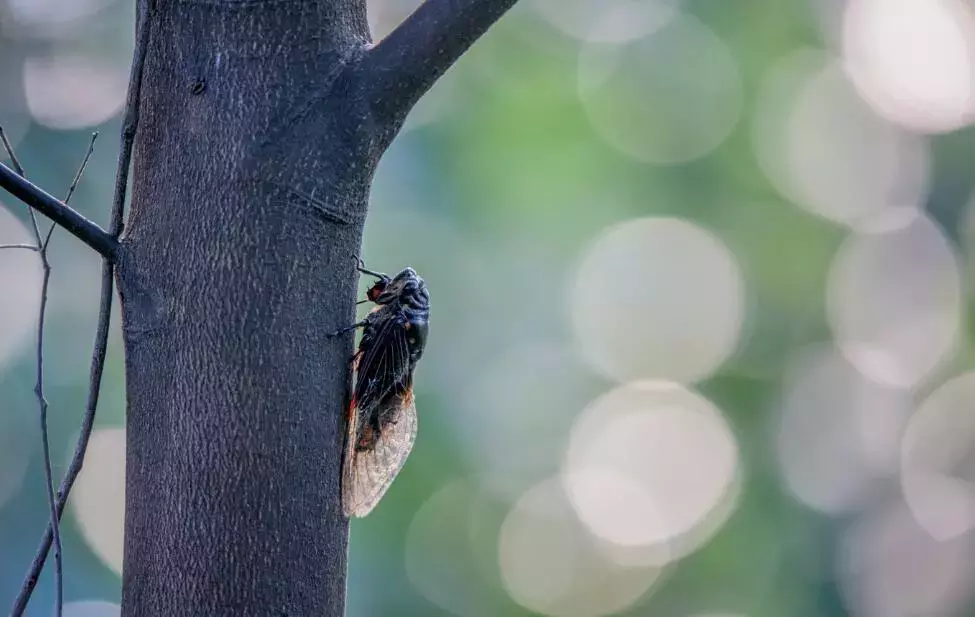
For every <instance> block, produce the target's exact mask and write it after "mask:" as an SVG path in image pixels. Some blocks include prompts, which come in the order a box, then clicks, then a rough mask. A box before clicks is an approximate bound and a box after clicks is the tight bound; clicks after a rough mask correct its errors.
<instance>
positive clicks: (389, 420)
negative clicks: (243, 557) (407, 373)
mask: <svg viewBox="0 0 975 617" xmlns="http://www.w3.org/2000/svg"><path fill="white" fill-rule="evenodd" d="M363 411H366V413H365V414H364V413H363ZM371 414H379V417H380V418H381V420H380V426H381V428H380V430H379V432H378V434H373V430H374V429H373V428H372V424H370V422H369V416H370V415H371ZM351 416H352V417H351V418H350V421H349V429H348V433H347V436H346V444H345V457H344V460H343V461H342V510H343V511H344V512H345V515H346V516H348V517H352V516H359V517H362V516H365V515H367V514H369V512H371V511H372V509H373V508H374V507H375V506H376V504H377V503H379V500H380V499H382V497H383V495H384V494H385V493H386V490H387V489H388V488H389V486H390V484H392V483H393V480H394V479H395V478H396V475H397V474H398V473H399V471H400V470H401V469H402V468H403V465H404V464H405V463H406V458H407V457H408V456H409V454H410V450H412V449H413V443H414V441H416V406H415V405H414V403H413V390H412V388H409V387H407V388H406V389H405V390H402V391H400V392H394V393H391V394H390V395H389V396H387V397H386V398H384V399H383V401H382V402H381V403H380V408H379V409H371V410H362V409H360V408H353V409H352V413H351ZM364 438H365V441H367V442H371V446H370V447H368V448H365V449H361V448H358V447H357V444H361V443H363V441H364Z"/></svg>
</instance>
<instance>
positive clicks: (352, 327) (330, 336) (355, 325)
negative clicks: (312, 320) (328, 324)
mask: <svg viewBox="0 0 975 617" xmlns="http://www.w3.org/2000/svg"><path fill="white" fill-rule="evenodd" d="M365 325H366V321H365V320H362V321H360V322H359V323H354V324H352V325H351V326H346V327H344V328H342V329H341V330H336V331H335V332H332V333H331V334H326V335H325V336H327V337H328V338H332V337H335V336H338V335H340V334H345V333H346V332H350V331H352V330H355V329H356V328H362V327H363V326H365Z"/></svg>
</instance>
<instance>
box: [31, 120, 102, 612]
mask: <svg viewBox="0 0 975 617" xmlns="http://www.w3.org/2000/svg"><path fill="white" fill-rule="evenodd" d="M97 136H98V133H95V134H93V135H92V138H91V142H90V143H89V144H88V151H87V152H86V153H85V157H84V159H82V161H81V165H80V166H79V167H78V173H77V174H75V177H74V180H72V182H71V186H70V187H69V188H68V193H67V196H66V197H65V198H64V203H65V204H67V203H68V202H69V201H70V200H71V195H73V194H74V191H75V188H77V186H78V181H79V180H80V179H81V174H83V173H84V171H85V167H87V166H88V159H89V158H91V153H92V150H93V149H94V147H95V138H96V137H97ZM54 227H55V225H54V224H53V223H52V224H51V230H50V231H48V234H47V238H46V239H45V240H44V242H43V244H40V243H39V244H38V249H39V250H38V253H39V254H40V257H41V265H42V266H43V268H44V277H43V279H42V280H41V306H40V309H39V314H38V318H37V382H36V385H35V386H34V394H36V395H37V402H38V404H39V405H40V410H41V413H40V420H41V442H42V443H43V445H44V479H45V481H46V482H47V486H46V490H45V493H46V494H47V500H48V506H49V507H50V510H51V518H50V525H51V529H52V533H53V537H54V564H55V565H54V580H55V593H54V615H55V617H61V614H62V611H63V609H64V553H63V548H62V545H61V526H60V524H59V521H60V516H59V515H58V508H57V501H56V499H55V497H54V474H53V473H52V472H51V441H50V437H49V434H48V427H47V410H48V404H47V397H46V396H44V321H45V319H44V318H45V316H46V314H47V290H48V287H49V285H50V282H51V262H50V261H49V260H48V258H47V246H48V242H50V240H51V231H53V230H54Z"/></svg>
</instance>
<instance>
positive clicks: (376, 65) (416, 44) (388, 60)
mask: <svg viewBox="0 0 975 617" xmlns="http://www.w3.org/2000/svg"><path fill="white" fill-rule="evenodd" d="M515 2H517V0H426V2H424V3H423V4H422V5H420V7H419V8H418V9H417V10H416V12H414V13H413V14H412V15H410V16H409V17H407V18H406V19H405V20H404V21H403V23H401V24H400V25H399V26H397V27H396V29H395V30H393V31H392V32H391V33H390V34H389V36H387V37H386V38H385V39H383V40H382V41H380V42H379V43H377V44H376V45H375V46H374V47H373V48H372V49H370V50H369V52H368V53H367V54H366V57H365V58H364V59H363V61H362V67H363V68H364V69H365V70H366V76H367V79H368V84H367V86H366V88H367V99H368V102H369V104H370V105H371V107H372V109H373V111H374V113H376V114H377V115H378V116H379V117H380V119H381V120H382V121H386V122H391V123H394V124H396V123H400V122H402V120H403V119H404V118H406V114H407V113H409V111H410V109H412V108H413V105H414V104H416V102H417V101H418V100H419V99H420V97H421V96H423V94H424V93H426V91H427V90H429V89H430V87H431V86H433V84H434V82H436V81H437V80H438V79H439V78H440V76H442V75H443V74H444V73H445V72H446V71H447V69H449V68H450V67H451V66H452V65H453V64H454V62H456V61H457V59H458V58H460V57H461V56H462V55H463V54H464V52H465V51H467V49H468V48H469V47H470V46H471V45H473V44H474V41H476V40H477V39H478V38H479V37H480V36H481V35H482V34H484V33H485V32H486V31H487V29H488V28H490V27H491V26H492V25H493V24H494V22H496V21H497V20H498V19H500V18H501V16H502V15H504V13H505V12H506V11H507V10H508V9H509V8H511V7H512V6H513V5H514V4H515Z"/></svg>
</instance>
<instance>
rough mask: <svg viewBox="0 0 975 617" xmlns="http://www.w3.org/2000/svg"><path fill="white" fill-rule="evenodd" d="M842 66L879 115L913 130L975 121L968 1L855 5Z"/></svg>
mask: <svg viewBox="0 0 975 617" xmlns="http://www.w3.org/2000/svg"><path fill="white" fill-rule="evenodd" d="M843 61H844V67H845V69H846V71H847V73H848V74H849V75H850V77H851V79H852V81H853V84H854V85H855V86H856V88H857V91H858V92H859V93H860V95H861V96H863V98H864V100H866V101H867V102H868V103H869V104H870V105H871V106H872V107H873V108H874V109H875V110H876V111H877V113H879V114H880V115H882V116H884V117H885V118H887V119H888V120H890V121H892V122H895V123H897V124H899V125H901V126H904V127H907V128H909V129H911V130H916V131H921V132H927V133H941V132H946V131H953V130H955V129H958V128H960V127H962V126H965V125H966V124H968V123H970V122H971V121H972V120H973V119H975V18H973V16H972V12H971V8H970V7H969V6H966V4H965V2H964V0H897V1H896V2H891V1H890V0H850V1H849V2H847V5H846V10H845V12H844V14H843Z"/></svg>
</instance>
